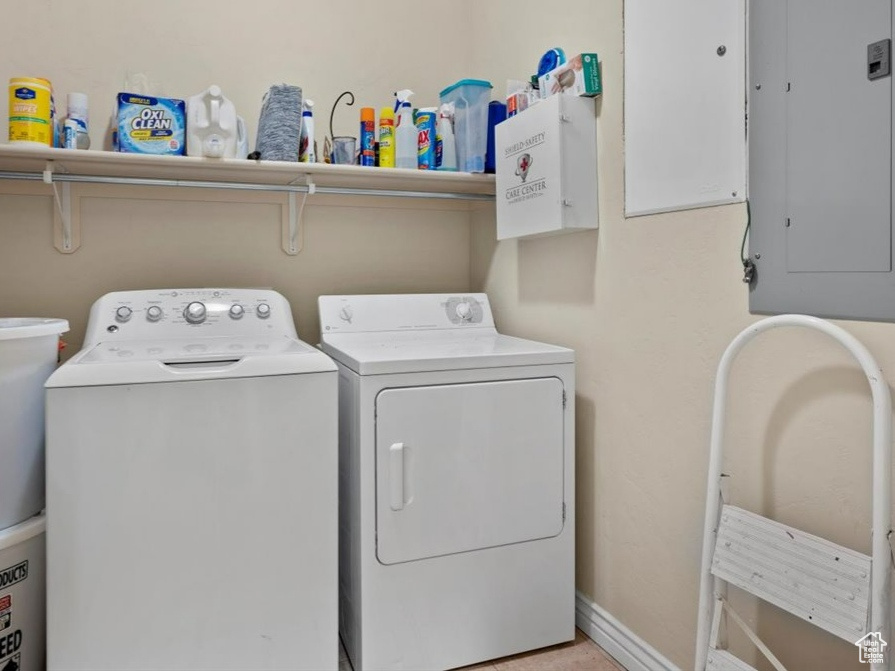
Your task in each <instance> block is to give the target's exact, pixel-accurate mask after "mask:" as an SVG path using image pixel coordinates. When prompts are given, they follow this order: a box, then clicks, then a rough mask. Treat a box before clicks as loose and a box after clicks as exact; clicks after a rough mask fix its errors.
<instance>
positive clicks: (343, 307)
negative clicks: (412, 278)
mask: <svg viewBox="0 0 895 671" xmlns="http://www.w3.org/2000/svg"><path fill="white" fill-rule="evenodd" d="M318 306H319V309H320V328H321V331H322V332H323V333H370V332H377V331H427V330H443V329H470V328H488V329H493V328H494V318H493V316H492V314H491V306H490V304H489V303H488V296H487V295H486V294H394V295H371V296H321V297H320V298H319V299H318Z"/></svg>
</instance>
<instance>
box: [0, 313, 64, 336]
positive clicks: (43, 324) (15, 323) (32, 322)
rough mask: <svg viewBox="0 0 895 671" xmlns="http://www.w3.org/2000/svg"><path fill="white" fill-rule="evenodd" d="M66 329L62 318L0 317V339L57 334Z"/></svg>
mask: <svg viewBox="0 0 895 671" xmlns="http://www.w3.org/2000/svg"><path fill="white" fill-rule="evenodd" d="M66 331H68V322H67V321H66V320H64V319H42V318H40V317H5V318H2V319H0V340H14V339H16V338H35V337H39V336H48V335H58V334H60V333H65V332H66Z"/></svg>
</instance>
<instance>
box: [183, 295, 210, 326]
mask: <svg viewBox="0 0 895 671" xmlns="http://www.w3.org/2000/svg"><path fill="white" fill-rule="evenodd" d="M205 314H206V310H205V304H204V303H200V302H199V301H193V302H192V303H190V304H189V305H187V306H186V309H185V310H184V311H183V317H184V319H186V320H187V321H188V322H189V323H190V324H201V323H202V322H204V321H205Z"/></svg>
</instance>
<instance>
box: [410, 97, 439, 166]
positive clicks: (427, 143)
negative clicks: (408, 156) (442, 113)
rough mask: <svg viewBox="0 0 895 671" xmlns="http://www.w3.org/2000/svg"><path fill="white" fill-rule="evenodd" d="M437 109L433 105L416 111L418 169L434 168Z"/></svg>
mask: <svg viewBox="0 0 895 671" xmlns="http://www.w3.org/2000/svg"><path fill="white" fill-rule="evenodd" d="M437 114H438V110H436V109H435V108H434V107H431V108H430V107H427V108H425V109H421V110H420V111H418V112H417V113H416V119H415V122H416V132H417V167H418V168H419V169H420V170H435V168H436V165H435V121H436V117H437Z"/></svg>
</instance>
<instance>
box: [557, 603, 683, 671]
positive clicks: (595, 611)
mask: <svg viewBox="0 0 895 671" xmlns="http://www.w3.org/2000/svg"><path fill="white" fill-rule="evenodd" d="M575 624H576V625H577V626H578V628H579V629H580V630H581V631H583V632H584V633H585V634H587V635H588V636H589V637H590V638H591V639H593V641H594V642H595V643H596V644H597V645H599V646H600V647H601V648H603V650H605V651H606V652H608V653H609V654H610V655H612V657H614V658H615V660H616V661H617V662H618V663H619V664H621V665H622V666H623V667H625V668H626V669H627V670H628V671H680V669H679V668H678V667H677V666H675V665H674V664H672V663H671V662H670V661H669V660H668V659H666V658H665V657H663V656H662V654H660V653H659V651H658V650H656V649H655V648H653V647H652V646H651V645H650V644H649V643H647V642H646V641H644V640H643V639H642V638H640V637H639V636H638V635H637V634H635V633H634V632H633V631H631V630H630V629H628V628H627V627H626V626H625V625H623V624H622V623H621V622H619V621H618V620H616V619H615V618H614V617H612V615H610V614H609V613H608V612H607V611H605V610H603V609H602V608H600V607H599V606H598V605H597V604H595V603H594V602H593V601H591V600H590V599H588V598H587V597H586V596H584V595H583V594H582V593H581V592H578V593H577V594H576V595H575Z"/></svg>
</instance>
